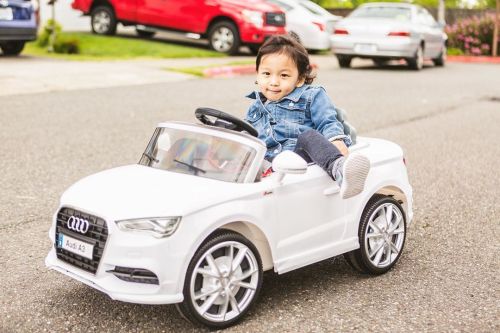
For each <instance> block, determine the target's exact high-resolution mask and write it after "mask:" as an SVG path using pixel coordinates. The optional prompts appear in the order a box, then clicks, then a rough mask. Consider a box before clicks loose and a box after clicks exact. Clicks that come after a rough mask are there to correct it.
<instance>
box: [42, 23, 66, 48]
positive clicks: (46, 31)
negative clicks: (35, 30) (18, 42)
mask: <svg viewBox="0 0 500 333" xmlns="http://www.w3.org/2000/svg"><path fill="white" fill-rule="evenodd" d="M52 22H54V20H52V19H50V20H47V22H46V23H45V25H44V26H43V28H42V31H41V32H40V34H39V35H38V38H37V41H36V43H37V44H38V46H40V47H46V46H48V45H49V38H50V33H51V32H52ZM55 30H56V36H58V35H59V34H60V33H61V31H62V26H61V25H60V24H59V23H57V21H56V22H55Z"/></svg>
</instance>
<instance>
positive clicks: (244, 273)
mask: <svg viewBox="0 0 500 333" xmlns="http://www.w3.org/2000/svg"><path fill="white" fill-rule="evenodd" d="M258 282H259V266H258V262H257V259H256V258H255V255H254V254H253V252H252V251H251V250H250V249H249V248H248V247H247V246H246V245H244V244H241V243H239V242H235V241H228V242H223V243H220V244H217V245H215V246H213V247H211V248H210V249H209V250H208V251H207V252H205V253H204V254H203V256H202V257H201V258H200V260H198V262H197V263H196V266H195V269H194V272H193V275H192V277H191V281H190V288H189V290H190V294H191V301H192V304H193V306H194V308H195V310H196V312H197V313H198V314H199V315H200V316H202V317H203V318H204V319H207V320H209V321H212V322H224V321H228V320H231V319H233V318H235V317H237V316H238V315H239V314H240V313H241V312H242V311H243V310H245V309H246V308H247V307H248V306H249V305H250V303H251V301H252V300H253V298H254V296H255V293H256V291H257V285H258Z"/></svg>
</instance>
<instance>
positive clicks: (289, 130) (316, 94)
mask: <svg viewBox="0 0 500 333" xmlns="http://www.w3.org/2000/svg"><path fill="white" fill-rule="evenodd" d="M247 97H249V98H252V99H255V102H254V103H252V105H251V106H250V108H249V109H248V112H247V114H246V117H245V120H246V121H248V122H249V123H250V124H252V125H253V126H254V127H255V128H256V129H257V131H258V132H259V139H261V140H262V141H264V143H265V144H266V146H267V153H266V159H268V160H272V159H273V158H274V157H275V156H276V155H277V154H279V153H280V152H281V151H283V150H293V149H294V148H295V144H296V143H297V137H298V136H299V134H300V133H303V132H305V131H307V130H309V129H315V130H317V131H318V132H320V133H321V134H323V136H324V137H325V138H327V139H328V140H330V141H333V140H337V139H342V140H343V141H344V143H345V144H346V145H347V146H350V145H351V144H352V141H351V138H350V137H349V136H348V135H345V134H344V126H343V125H342V123H341V122H340V121H339V120H338V119H337V111H335V107H334V105H333V103H332V102H331V100H330V98H329V97H328V95H327V94H326V91H325V89H324V88H322V87H317V86H311V85H307V84H306V85H303V86H302V87H298V88H295V89H294V90H293V91H292V92H291V93H290V94H288V95H287V96H285V97H283V98H282V99H281V100H279V101H275V102H269V103H266V99H265V97H264V96H263V95H262V94H261V93H259V92H257V91H255V92H252V93H250V94H249V95H247ZM257 97H259V98H257Z"/></svg>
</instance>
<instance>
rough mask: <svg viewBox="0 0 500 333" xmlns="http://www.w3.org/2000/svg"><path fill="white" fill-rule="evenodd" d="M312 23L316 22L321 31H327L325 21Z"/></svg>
mask: <svg viewBox="0 0 500 333" xmlns="http://www.w3.org/2000/svg"><path fill="white" fill-rule="evenodd" d="M312 24H314V25H315V26H317V27H318V28H319V30H320V31H325V25H324V24H323V23H319V22H312Z"/></svg>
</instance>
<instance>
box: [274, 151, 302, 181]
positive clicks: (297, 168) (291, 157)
mask: <svg viewBox="0 0 500 333" xmlns="http://www.w3.org/2000/svg"><path fill="white" fill-rule="evenodd" d="M273 170H274V171H275V172H277V173H279V174H280V178H279V180H280V181H281V179H283V177H284V176H285V175H286V174H294V175H298V174H303V173H305V172H306V171H307V162H306V161H305V160H304V159H303V158H302V157H300V156H299V155H297V154H296V153H294V152H291V151H289V150H285V151H284V152H282V153H280V154H279V155H278V156H276V157H275V158H274V160H273Z"/></svg>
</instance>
